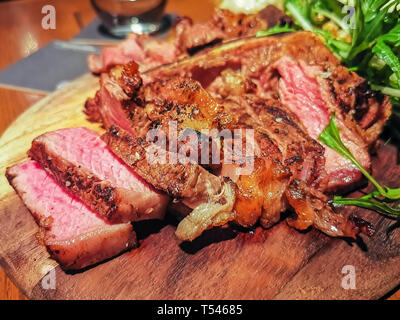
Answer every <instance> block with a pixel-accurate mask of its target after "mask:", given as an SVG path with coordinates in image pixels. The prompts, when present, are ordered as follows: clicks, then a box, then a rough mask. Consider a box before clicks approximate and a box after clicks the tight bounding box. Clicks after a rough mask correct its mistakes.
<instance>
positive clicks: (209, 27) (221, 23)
mask: <svg viewBox="0 0 400 320" xmlns="http://www.w3.org/2000/svg"><path fill="white" fill-rule="evenodd" d="M290 22H291V19H290V18H289V17H288V16H286V15H285V14H284V13H283V12H282V11H281V10H279V9H278V8H276V7H274V6H268V7H266V8H265V9H264V10H262V11H260V12H259V13H258V14H250V15H246V14H243V13H241V14H235V13H232V12H230V11H229V10H224V9H217V10H216V11H215V13H214V15H213V17H212V18H211V19H210V20H209V21H207V22H205V23H193V21H192V19H190V18H187V17H182V18H178V19H177V21H176V22H175V28H174V32H173V36H172V37H170V39H169V40H167V41H162V40H159V39H156V38H154V37H150V36H148V35H139V34H134V33H131V34H129V35H128V37H127V39H126V40H124V41H122V42H121V43H119V44H118V45H116V46H110V47H106V48H104V49H103V50H102V52H101V54H100V55H95V54H91V55H89V57H88V67H89V70H90V71H92V72H93V73H97V74H98V73H103V72H108V71H109V70H110V69H111V68H112V67H114V66H116V65H122V64H126V63H128V62H130V61H135V62H137V63H138V64H139V65H140V70H141V71H146V70H150V69H152V68H154V67H157V66H159V65H162V64H168V63H171V62H173V61H176V60H177V59H178V58H179V57H181V56H187V55H188V54H194V53H197V52H198V51H200V50H202V49H204V48H208V47H211V46H214V45H216V44H218V43H220V42H221V41H222V40H228V39H233V38H238V37H244V36H250V35H255V34H256V33H257V31H259V30H263V29H267V28H268V27H272V26H274V25H276V24H280V25H282V24H286V23H290Z"/></svg>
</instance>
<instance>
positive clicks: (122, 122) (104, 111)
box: [84, 62, 151, 136]
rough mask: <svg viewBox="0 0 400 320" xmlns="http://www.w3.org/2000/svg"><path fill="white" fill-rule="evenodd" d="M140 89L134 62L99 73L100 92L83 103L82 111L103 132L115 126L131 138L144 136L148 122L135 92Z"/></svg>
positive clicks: (139, 80)
mask: <svg viewBox="0 0 400 320" xmlns="http://www.w3.org/2000/svg"><path fill="white" fill-rule="evenodd" d="M141 87H142V79H141V77H140V75H139V73H138V65H137V64H136V63H135V62H130V63H129V64H127V65H125V66H124V67H115V68H113V69H112V70H110V72H109V73H102V74H101V77H100V89H99V90H98V91H97V92H96V95H95V97H94V98H89V99H88V100H87V101H86V103H85V111H84V112H85V113H86V115H87V116H88V118H89V121H94V122H100V123H102V125H103V127H104V128H105V129H109V128H110V127H111V126H112V125H114V124H117V125H118V126H119V127H121V128H122V129H124V130H126V131H129V132H131V133H132V134H134V135H138V136H145V135H146V133H147V131H148V130H149V125H150V123H151V121H150V120H149V119H148V117H147V115H146V113H145V111H144V108H143V105H144V102H143V101H142V100H141V99H140V98H141V95H140V94H139V93H137V91H139V90H140V88H141ZM133 124H134V125H133Z"/></svg>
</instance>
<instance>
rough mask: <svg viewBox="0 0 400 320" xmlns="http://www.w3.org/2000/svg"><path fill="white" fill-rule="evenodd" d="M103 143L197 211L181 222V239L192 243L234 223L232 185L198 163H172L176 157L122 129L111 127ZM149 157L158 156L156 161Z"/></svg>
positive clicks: (154, 184)
mask: <svg viewBox="0 0 400 320" xmlns="http://www.w3.org/2000/svg"><path fill="white" fill-rule="evenodd" d="M103 139H104V141H106V142H107V144H108V145H109V146H110V148H111V149H112V150H113V151H114V152H115V154H116V155H118V156H119V157H120V158H121V159H122V160H123V161H124V162H125V163H126V164H127V165H128V166H130V167H132V168H133V169H134V170H135V172H137V173H138V174H139V175H140V176H141V177H143V179H145V180H146V181H147V182H148V183H150V184H152V185H153V186H154V187H155V188H157V189H159V190H162V191H165V192H167V193H168V194H169V195H171V196H172V197H174V198H175V199H181V200H182V202H183V203H184V204H185V205H186V206H188V207H190V208H192V209H193V208H194V211H193V212H192V213H191V214H190V216H188V217H186V218H185V219H184V221H182V222H181V224H180V227H179V228H178V230H177V235H178V237H179V238H181V239H183V240H193V239H194V238H196V237H198V236H199V235H200V234H201V233H202V232H203V231H204V230H206V229H208V228H210V227H212V226H218V225H222V224H225V223H227V222H228V221H230V220H233V219H234V213H233V212H232V206H233V203H234V192H233V190H232V186H231V184H230V183H229V182H225V181H224V180H223V179H220V178H218V177H216V176H214V175H212V174H211V173H209V172H208V171H207V170H205V169H204V168H202V167H201V166H199V165H198V164H196V163H192V162H187V163H181V162H178V161H176V163H171V161H172V158H173V157H175V156H176V155H174V154H171V153H170V152H168V151H166V150H162V149H160V148H158V147H157V146H156V145H154V144H151V143H148V142H146V141H145V140H144V139H142V138H140V137H139V138H137V137H133V136H132V135H130V134H128V133H127V132H126V131H124V130H123V129H121V128H117V127H111V128H110V130H109V131H108V132H107V133H106V134H105V135H104V136H103ZM149 154H152V155H155V157H154V158H153V160H152V158H149V156H148V155H149ZM163 154H164V155H165V158H164V160H162V156H163Z"/></svg>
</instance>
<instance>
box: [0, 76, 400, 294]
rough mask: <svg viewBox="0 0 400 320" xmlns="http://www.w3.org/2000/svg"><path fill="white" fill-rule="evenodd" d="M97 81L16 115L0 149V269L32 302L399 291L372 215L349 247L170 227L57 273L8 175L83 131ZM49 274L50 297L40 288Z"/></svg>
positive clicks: (377, 166)
mask: <svg viewBox="0 0 400 320" xmlns="http://www.w3.org/2000/svg"><path fill="white" fill-rule="evenodd" d="M97 87H98V80H97V79H96V78H94V77H93V76H91V75H85V76H83V77H81V78H79V79H77V80H76V81H74V82H73V83H71V85H70V86H69V87H67V88H64V89H62V90H59V91H57V92H54V93H53V94H51V95H49V96H47V97H46V98H44V99H43V100H41V101H39V102H38V103H37V104H35V105H33V106H32V107H31V108H30V109H28V110H27V111H26V112H25V113H24V114H22V115H21V116H20V117H19V118H18V119H17V120H16V121H15V122H14V123H13V124H12V125H11V127H9V128H8V130H7V131H6V132H5V133H4V135H3V136H2V137H1V139H0V265H1V267H2V268H4V270H5V271H6V273H7V275H8V276H9V277H10V278H11V279H12V280H13V282H14V283H15V284H16V285H17V286H18V287H19V288H20V289H21V290H22V291H23V293H24V294H25V295H26V296H27V297H29V298H34V299H377V298H380V297H382V296H384V295H386V294H387V293H389V292H390V291H391V290H393V289H395V288H396V287H398V285H399V284H400V229H399V228H397V229H394V230H392V231H391V232H388V227H389V226H391V225H393V224H394V223H395V221H393V220H389V219H385V218H382V217H381V216H379V215H378V214H376V213H374V212H369V211H366V210H361V209H348V210H354V211H357V213H358V214H359V215H360V216H361V217H362V218H364V219H367V220H369V221H370V222H372V223H374V224H375V226H376V229H377V232H376V234H375V235H374V236H373V237H371V238H366V237H363V239H360V240H359V241H357V242H348V241H345V240H343V239H333V238H329V237H327V236H325V235H323V234H322V233H320V232H318V231H316V230H312V231H309V232H298V231H296V230H293V229H291V228H289V227H288V226H287V225H286V223H285V222H281V223H280V224H278V225H276V226H275V227H273V228H272V229H270V230H263V229H261V228H258V229H256V230H255V231H254V232H252V233H243V232H238V231H235V230H232V229H229V228H228V229H218V230H217V229H214V230H210V231H207V232H206V233H205V234H204V235H203V236H202V237H200V238H199V239H197V240H195V241H194V242H193V243H180V242H179V241H178V239H177V238H176V237H175V236H174V230H175V226H174V225H173V224H169V223H164V222H162V223H161V222H160V223H141V224H140V225H138V226H137V232H138V235H139V237H140V239H141V245H140V247H139V248H138V249H135V250H132V251H130V252H127V253H124V254H122V255H119V256H118V257H116V258H114V259H110V260H108V261H106V262H103V263H100V264H98V265H97V266H95V267H91V268H89V269H87V270H85V271H82V272H74V273H65V272H63V271H62V270H61V269H60V267H59V266H58V265H57V263H56V262H55V261H53V260H51V259H50V258H49V254H48V253H47V251H46V249H45V248H44V247H43V246H41V245H40V244H39V243H38V241H37V240H36V237H35V234H36V233H37V231H38V227H37V225H36V224H35V222H34V220H33V218H32V217H31V215H30V214H29V212H28V211H27V209H26V208H25V207H24V205H23V204H22V202H21V201H20V199H19V198H18V196H17V195H16V194H15V193H14V191H13V189H12V188H11V187H10V186H9V184H8V182H7V180H6V178H5V177H4V172H5V169H6V167H8V166H11V165H13V164H15V163H18V162H21V161H23V160H24V159H25V158H26V151H27V150H28V149H29V147H30V144H31V141H32V139H34V138H35V137H36V136H38V135H40V134H42V133H44V132H46V131H51V130H55V129H60V128H66V127H74V126H87V127H89V128H91V129H95V130H97V131H99V132H101V129H100V128H99V126H98V125H95V124H91V123H89V122H87V121H86V120H85V116H84V114H83V113H82V107H83V103H84V101H85V100H86V98H87V97H89V96H93V95H94V93H95V91H96V89H97ZM373 162H374V165H373V167H374V175H375V176H376V177H378V179H379V180H380V181H381V182H382V183H386V184H387V185H389V186H395V185H397V186H398V184H399V182H400V167H399V166H398V165H397V150H396V148H394V147H392V146H384V147H382V148H381V149H380V150H379V152H378V155H377V156H376V157H375V158H374V159H373ZM346 265H351V266H354V268H355V274H356V289H354V290H353V289H349V290H345V289H343V288H342V279H343V277H344V276H345V274H342V269H343V267H344V266H346ZM50 270H53V271H52V274H55V276H56V277H55V284H56V286H55V289H45V288H48V286H47V287H46V286H44V288H43V285H42V279H43V277H45V276H46V274H47V273H48V272H49V271H50Z"/></svg>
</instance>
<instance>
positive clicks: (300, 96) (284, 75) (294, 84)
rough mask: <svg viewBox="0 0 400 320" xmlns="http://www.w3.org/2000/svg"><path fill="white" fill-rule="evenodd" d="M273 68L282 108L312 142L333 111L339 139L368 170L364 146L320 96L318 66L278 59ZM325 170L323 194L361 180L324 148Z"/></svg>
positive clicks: (348, 164) (347, 162) (346, 163)
mask: <svg viewBox="0 0 400 320" xmlns="http://www.w3.org/2000/svg"><path fill="white" fill-rule="evenodd" d="M276 68H277V70H278V72H279V74H280V76H281V78H280V80H279V94H280V98H281V100H282V102H283V104H284V105H286V106H287V107H288V108H289V109H290V110H291V111H292V112H293V113H294V114H296V116H297V117H298V118H299V119H300V121H301V123H302V124H303V126H304V127H305V128H306V130H307V132H308V134H309V135H310V136H311V138H313V139H318V137H319V135H320V134H321V133H322V131H323V130H324V129H325V128H326V126H327V125H328V124H329V121H330V118H331V113H332V112H336V113H337V114H338V116H337V126H338V128H339V131H340V135H341V139H342V141H343V143H344V144H345V145H346V147H347V148H349V150H350V151H351V152H352V153H353V155H354V156H355V157H356V159H357V160H358V161H359V162H360V163H361V165H362V166H363V167H364V168H366V169H369V167H370V157H369V154H368V146H367V144H366V143H365V142H364V141H363V139H362V138H361V137H360V135H359V134H358V132H357V130H356V128H355V126H354V124H352V123H345V118H344V117H343V116H342V114H341V113H340V112H338V111H339V110H338V109H337V108H336V105H335V104H334V103H330V102H329V96H327V95H326V94H325V95H324V93H323V85H321V84H320V82H322V81H324V80H323V79H319V76H320V75H321V74H322V71H321V70H320V68H319V67H316V66H310V65H305V64H304V63H302V62H295V61H293V60H291V59H289V58H287V57H284V58H281V59H280V60H278V61H277V63H276ZM325 159H326V161H325V168H326V171H327V173H328V175H329V183H328V187H327V191H329V190H337V189H338V188H339V187H340V186H343V185H346V186H347V187H348V188H351V186H352V185H355V184H356V183H357V182H358V181H359V180H360V179H361V178H362V174H361V172H360V171H359V170H358V169H357V168H356V167H355V166H354V165H353V164H352V163H351V161H350V160H347V159H345V158H343V157H342V156H341V155H339V154H338V153H337V152H336V151H334V150H332V149H330V148H329V147H325Z"/></svg>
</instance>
